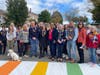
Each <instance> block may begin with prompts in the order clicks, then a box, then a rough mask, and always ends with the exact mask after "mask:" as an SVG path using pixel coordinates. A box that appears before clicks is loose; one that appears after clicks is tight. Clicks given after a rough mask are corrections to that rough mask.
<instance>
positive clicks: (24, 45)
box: [20, 24, 29, 57]
mask: <svg viewBox="0 0 100 75" xmlns="http://www.w3.org/2000/svg"><path fill="white" fill-rule="evenodd" d="M28 45H29V32H28V27H27V24H24V25H23V28H22V31H21V35H20V50H21V52H22V55H23V56H24V57H28V55H27V52H28Z"/></svg>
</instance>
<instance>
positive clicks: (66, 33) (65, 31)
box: [65, 30, 68, 40]
mask: <svg viewBox="0 0 100 75" xmlns="http://www.w3.org/2000/svg"><path fill="white" fill-rule="evenodd" d="M65 37H66V39H67V40H68V35H67V30H66V31H65Z"/></svg>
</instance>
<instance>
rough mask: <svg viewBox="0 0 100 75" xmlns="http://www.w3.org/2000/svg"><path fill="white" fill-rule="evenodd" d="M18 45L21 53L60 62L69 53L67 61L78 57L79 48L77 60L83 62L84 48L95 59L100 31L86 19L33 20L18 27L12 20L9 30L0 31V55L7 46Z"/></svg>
mask: <svg viewBox="0 0 100 75" xmlns="http://www.w3.org/2000/svg"><path fill="white" fill-rule="evenodd" d="M16 42H17V44H16ZM16 45H17V48H18V50H17V51H18V54H19V56H20V57H22V56H25V57H28V56H29V57H33V56H35V57H39V58H42V57H44V56H47V57H48V58H49V59H51V60H52V61H54V60H55V59H56V60H57V61H60V62H61V61H63V55H67V56H68V58H67V59H66V61H70V62H72V63H74V62H76V60H77V53H76V51H77V50H78V54H79V57H80V60H79V61H78V63H84V50H86V49H87V50H88V51H89V57H90V61H91V62H92V63H96V62H97V59H96V49H97V48H99V45H100V34H99V33H98V32H97V28H96V27H95V26H92V25H88V26H84V23H83V22H79V23H78V24H77V25H75V24H74V22H73V21H71V22H70V23H69V24H67V25H62V24H59V23H57V24H53V23H51V24H49V23H43V22H40V23H36V22H35V21H31V22H30V24H27V23H25V24H24V25H23V26H22V27H21V26H20V25H19V26H18V27H15V25H14V23H11V24H10V25H9V28H8V30H6V29H5V27H4V26H3V27H2V30H1V31H0V55H2V54H5V52H6V51H7V50H8V49H13V50H14V46H16ZM38 51H39V54H38ZM27 52H29V54H27Z"/></svg>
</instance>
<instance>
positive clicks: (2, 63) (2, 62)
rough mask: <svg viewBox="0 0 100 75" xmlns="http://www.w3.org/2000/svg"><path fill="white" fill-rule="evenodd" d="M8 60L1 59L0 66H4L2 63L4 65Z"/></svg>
mask: <svg viewBox="0 0 100 75" xmlns="http://www.w3.org/2000/svg"><path fill="white" fill-rule="evenodd" d="M7 62H8V61H0V67H1V66H2V65H4V64H5V63H7Z"/></svg>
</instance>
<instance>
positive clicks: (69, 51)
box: [67, 41, 71, 58]
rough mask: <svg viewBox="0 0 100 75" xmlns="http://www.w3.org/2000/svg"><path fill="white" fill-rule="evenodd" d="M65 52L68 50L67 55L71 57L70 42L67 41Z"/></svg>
mask: <svg viewBox="0 0 100 75" xmlns="http://www.w3.org/2000/svg"><path fill="white" fill-rule="evenodd" d="M67 52H68V57H69V58H71V42H70V41H68V42H67Z"/></svg>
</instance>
